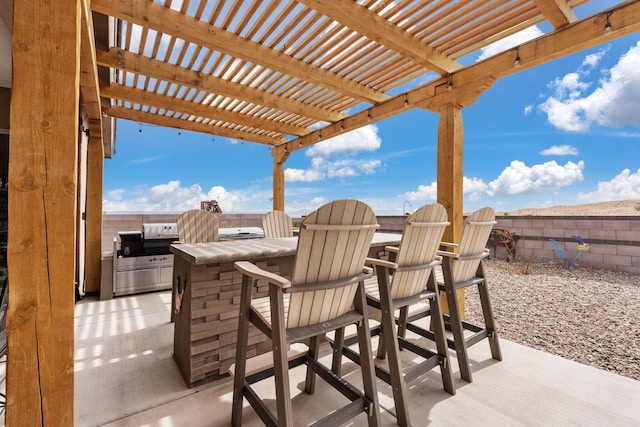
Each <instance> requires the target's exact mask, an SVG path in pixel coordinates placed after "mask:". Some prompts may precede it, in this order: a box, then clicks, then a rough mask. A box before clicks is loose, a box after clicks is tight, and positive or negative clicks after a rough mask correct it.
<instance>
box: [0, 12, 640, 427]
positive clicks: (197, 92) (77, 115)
mask: <svg viewBox="0 0 640 427" xmlns="http://www.w3.org/2000/svg"><path fill="white" fill-rule="evenodd" d="M585 3H588V1H587V0H468V1H437V0H436V1H428V0H360V1H354V0H297V1H296V0H263V1H261V0H251V1H249V0H245V1H241V0H229V1H211V0H183V1H178V0H174V1H171V0H156V1H149V0H56V1H44V0H21V1H15V2H13V11H12V12H13V13H12V21H11V23H12V26H11V31H12V60H13V79H12V88H11V91H12V96H11V120H10V134H11V144H10V172H9V185H10V187H9V229H10V233H9V245H8V270H9V279H10V283H11V292H10V293H9V296H10V300H9V312H8V317H7V324H8V326H7V331H8V345H9V354H10V357H9V359H8V368H7V374H8V375H7V388H8V392H7V399H8V406H7V409H8V411H7V425H20V426H22V425H37V424H40V425H46V424H48V425H72V424H73V401H74V399H73V389H74V387H73V370H74V352H73V343H74V333H73V331H74V329H73V318H74V308H73V306H74V290H73V286H72V284H73V282H74V280H75V279H74V278H75V274H76V264H77V263H78V262H83V263H84V266H85V268H84V274H85V280H86V283H87V288H88V289H97V288H99V283H100V255H101V249H100V248H101V230H102V196H103V195H102V186H103V183H102V179H103V178H102V176H103V161H104V158H105V157H110V156H111V154H112V148H111V147H112V138H113V118H122V119H128V120H133V121H136V122H140V123H149V124H155V125H160V126H167V127H172V128H178V129H184V130H190V131H196V132H202V133H207V134H211V135H216V136H223V137H228V138H234V139H239V140H244V141H249V142H253V143H258V144H265V145H268V146H270V147H272V148H271V154H272V156H273V160H272V161H273V164H274V171H273V183H274V184H273V208H274V209H277V210H284V201H285V186H284V164H285V162H286V160H287V158H288V156H289V155H290V154H291V153H292V152H293V151H296V150H300V149H303V148H305V147H309V146H311V145H313V144H316V143H318V142H320V141H323V140H326V139H329V138H331V137H334V136H336V135H340V134H343V133H346V132H349V131H352V130H354V129H357V128H359V127H362V126H365V125H367V124H369V123H374V122H377V121H380V120H383V119H385V118H388V117H391V116H393V115H396V114H401V113H402V112H404V111H407V110H409V109H414V108H420V109H424V110H428V111H431V112H434V113H436V114H438V115H439V117H440V122H439V126H438V139H437V141H438V147H437V153H438V154H437V191H438V202H439V203H441V204H443V205H444V206H445V208H446V209H447V211H448V214H449V220H450V221H451V226H450V227H449V228H448V230H447V232H446V234H445V238H446V239H447V240H451V241H456V240H457V239H456V238H457V236H458V235H459V233H460V230H461V227H462V214H463V210H462V209H463V206H462V194H463V193H462V190H463V189H462V183H463V180H462V177H463V162H462V160H463V151H464V148H463V141H464V131H463V120H462V109H463V108H464V107H466V106H468V105H471V104H472V103H473V102H475V100H476V99H477V98H478V97H479V96H480V95H481V94H482V93H483V92H484V91H486V90H488V89H489V88H490V87H491V86H492V84H493V83H494V82H495V81H496V80H497V79H499V78H501V77H505V76H508V75H511V74H514V73H517V72H519V71H522V70H525V69H528V68H531V67H535V66H537V65H540V64H542V63H545V62H548V61H552V60H554V59H557V58H559V57H562V56H565V55H569V54H571V53H575V52H578V51H580V50H583V49H586V48H589V47H593V46H596V45H598V44H601V43H604V42H606V41H607V40H610V39H611V38H613V37H621V36H624V35H628V34H631V33H633V32H636V31H638V30H639V29H640V1H637V0H633V1H626V2H623V3H621V4H619V5H616V6H614V7H612V8H610V9H607V10H601V11H599V12H597V13H596V14H593V15H591V16H587V17H581V18H580V19H578V17H577V15H576V8H578V7H579V6H581V5H583V4H585ZM0 5H1V6H3V8H4V7H5V6H7V7H10V6H11V2H10V1H7V0H2V1H0ZM578 10H579V9H578ZM6 13H7V12H6V10H5V12H4V14H6ZM4 14H3V17H4ZM5 21H7V19H6V18H5ZM537 24H541V28H544V29H548V31H547V32H546V33H545V34H543V35H542V36H540V37H538V38H536V39H533V40H530V41H528V42H525V43H522V44H520V45H518V46H514V47H512V48H509V49H508V50H506V51H503V52H502V53H499V54H496V55H495V56H493V57H490V58H487V59H485V60H483V61H480V62H473V63H470V61H468V60H467V61H466V62H467V65H465V64H463V62H465V61H464V60H465V57H467V55H472V54H474V53H475V54H477V53H478V51H479V50H480V49H481V48H483V47H486V46H488V45H490V44H491V43H494V42H497V41H500V40H502V39H504V38H506V37H508V36H510V35H513V34H515V33H517V32H519V31H521V30H524V29H526V28H529V27H532V26H534V25H537ZM468 58H469V57H467V59H468ZM496 119H498V118H496ZM79 124H80V127H79ZM83 143H84V144H85V145H83ZM79 165H80V166H79ZM354 196H356V197H357V195H354ZM79 200H83V201H86V209H82V210H79V209H78V208H77V206H78V203H80V202H79ZM83 203H84V202H83ZM82 221H84V222H82ZM81 224H84V225H83V226H81ZM81 227H82V229H83V230H82V233H86V235H85V238H84V240H83V241H82V242H80V243H78V239H77V237H76V234H77V233H78V232H79V229H80V228H81ZM70 230H75V231H76V232H75V233H70ZM79 247H84V248H83V249H82V250H83V252H84V254H85V255H84V256H82V257H80V258H78V252H79V251H80V249H79ZM96 286H97V288H96Z"/></svg>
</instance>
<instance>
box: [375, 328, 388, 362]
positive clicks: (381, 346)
mask: <svg viewBox="0 0 640 427" xmlns="http://www.w3.org/2000/svg"><path fill="white" fill-rule="evenodd" d="M380 330H381V331H382V332H381V333H379V334H378V351H377V353H376V358H378V359H380V360H384V359H385V358H386V357H387V348H386V344H385V340H384V326H382V324H380Z"/></svg>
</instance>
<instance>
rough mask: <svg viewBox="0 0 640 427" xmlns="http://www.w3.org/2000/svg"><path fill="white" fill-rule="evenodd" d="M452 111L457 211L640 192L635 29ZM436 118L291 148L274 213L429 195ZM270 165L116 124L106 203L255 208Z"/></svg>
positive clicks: (231, 145)
mask: <svg viewBox="0 0 640 427" xmlns="http://www.w3.org/2000/svg"><path fill="white" fill-rule="evenodd" d="M595 3H598V7H601V6H602V5H601V3H602V2H595ZM611 3H612V4H613V3H614V2H611ZM584 13H591V12H590V11H588V10H585V11H583V13H582V15H584ZM579 17H580V15H579ZM540 28H541V30H542V31H543V32H546V31H547V29H546V28H544V27H540ZM538 31H539V30H538ZM536 34H539V33H536V30H535V29H534V30H533V31H532V32H529V33H528V34H521V35H519V36H518V37H516V39H514V40H513V41H512V42H513V43H515V44H518V43H521V42H522V41H523V40H524V39H525V38H527V37H528V38H531V37H532V36H535V35H536ZM504 49H505V46H504V45H502V46H495V47H493V48H491V49H487V50H486V52H484V53H483V54H484V55H485V56H491V55H492V54H494V53H496V52H497V51H500V50H504ZM476 60H478V55H477V54H476V55H475V56H474V57H469V58H464V59H463V61H466V63H467V64H468V63H471V62H473V61H476ZM405 90H406V89H405ZM462 114H463V118H464V129H465V142H464V147H465V148H464V168H465V172H464V175H465V183H464V191H465V193H464V210H465V211H466V212H468V211H471V210H474V209H477V208H479V207H482V206H491V207H493V208H494V209H496V210H497V211H508V210H514V209H521V208H535V207H548V206H554V205H574V204H582V203H592V202H600V201H607V200H629V199H640V33H636V34H632V35H630V36H627V37H624V38H620V39H612V40H611V41H610V42H608V43H606V44H603V45H601V46H598V47H596V48H593V49H589V50H585V51H582V52H579V53H577V54H574V55H571V56H569V57H566V58H562V59H559V60H556V61H554V62H551V63H548V64H545V65H542V66H538V67H536V68H533V69H529V70H523V71H522V72H520V73H518V74H516V75H512V76H510V77H506V78H503V79H500V80H498V81H497V82H496V83H495V84H494V85H493V87H492V88H491V89H489V90H488V91H487V92H485V93H484V94H483V95H481V97H480V98H479V99H478V101H476V103H475V104H473V105H472V106H469V107H467V108H465V109H464V110H463V113H462ZM438 119H439V117H438V115H436V114H434V113H432V112H429V111H426V110H419V109H417V110H412V111H409V112H406V113H403V114H401V115H398V116H396V117H393V118H389V119H387V120H384V121H381V122H377V123H375V124H372V125H370V126H367V127H364V128H361V129H359V130H357V131H354V132H351V133H349V134H345V135H341V136H340V137H337V138H334V139H333V140H328V141H324V142H322V143H319V144H316V145H315V146H313V147H310V148H308V149H304V150H299V151H296V152H294V153H292V154H291V155H290V156H289V159H288V160H287V162H286V163H285V211H286V212H287V213H289V214H291V215H302V214H305V213H307V212H310V211H312V210H313V209H315V208H317V207H318V206H320V205H321V204H323V203H325V202H327V201H330V200H333V199H337V198H344V197H349V198H357V199H360V200H363V201H364V202H366V203H368V204H369V205H370V206H372V208H373V209H374V211H375V212H376V213H378V214H380V215H400V214H402V213H403V208H405V210H407V211H412V210H413V209H415V208H417V207H419V206H421V205H423V204H426V203H433V202H434V201H436V184H435V182H436V141H437V125H438ZM272 172H273V158H272V157H271V154H270V152H269V148H268V147H267V146H265V145H262V144H255V143H249V142H244V143H241V142H239V141H234V140H230V139H228V138H223V137H218V136H213V137H212V136H211V135H204V134H197V133H193V132H186V131H178V130H176V129H169V128H162V127H158V126H151V125H144V124H139V123H137V122H130V121H126V120H118V122H117V133H116V154H115V155H114V157H113V158H112V159H107V160H105V174H104V210H105V212H107V213H115V212H156V213H158V212H181V211H184V210H187V209H194V208H199V206H200V201H201V200H210V199H216V200H218V201H219V203H220V206H221V207H222V210H223V212H226V213H249V212H252V213H256V212H265V211H267V210H270V209H271V207H272V201H271V197H272Z"/></svg>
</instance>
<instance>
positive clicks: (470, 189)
mask: <svg viewBox="0 0 640 427" xmlns="http://www.w3.org/2000/svg"><path fill="white" fill-rule="evenodd" d="M486 190H487V184H486V183H485V182H484V181H483V180H482V179H480V178H467V177H466V176H465V177H464V178H463V180H462V193H463V194H466V195H467V196H468V197H469V200H470V201H472V202H475V201H477V200H480V197H482V194H483V193H484V192H485V191H486Z"/></svg>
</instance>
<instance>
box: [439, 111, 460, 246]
mask: <svg viewBox="0 0 640 427" xmlns="http://www.w3.org/2000/svg"><path fill="white" fill-rule="evenodd" d="M463 153H464V126H463V121H462V107H461V106H459V105H449V106H447V107H446V108H445V109H444V110H443V111H441V112H440V122H439V124H438V203H440V204H442V205H443V206H444V207H445V209H446V210H447V214H448V215H449V222H450V223H451V225H450V226H449V227H447V229H446V230H445V233H444V235H443V237H442V238H443V240H445V241H447V242H454V243H457V242H458V241H459V240H460V233H461V231H462V222H463V217H462V216H463V208H464V206H463V198H462V190H463V188H462V183H463V177H464V162H463V157H464V155H463Z"/></svg>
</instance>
